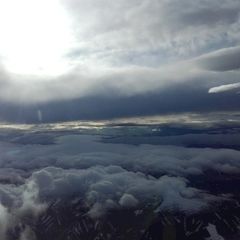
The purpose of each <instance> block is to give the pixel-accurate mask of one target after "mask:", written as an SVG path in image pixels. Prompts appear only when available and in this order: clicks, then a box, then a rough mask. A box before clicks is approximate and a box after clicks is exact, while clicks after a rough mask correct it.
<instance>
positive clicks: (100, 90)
mask: <svg viewBox="0 0 240 240" xmlns="http://www.w3.org/2000/svg"><path fill="white" fill-rule="evenodd" d="M239 12H240V2H239V1H238V0H213V1H211V2H209V1H206V0H196V1H190V0H182V1H181V2H180V1H177V0H151V1H150V0H132V1H128V0H118V1H110V0H97V1H95V0H88V1H86V0H52V1H47V0H42V1H38V0H34V1H32V0H31V1H30V0H23V1H19V2H18V3H16V1H13V0H10V1H7V2H6V1H4V0H0V35H1V41H0V85H1V88H0V102H1V104H0V120H1V121H10V122H27V123H28V122H41V121H43V122H58V121H69V120H79V119H85V120H96V119H112V118H122V117H135V116H149V115H163V114H174V113H186V112H195V113H196V112H197V113H199V112H203V113H206V112H216V111H217V112H219V111H220V112H221V111H223V112H226V111H239V91H240V82H239V81H240V79H239V76H240V72H239V68H240V62H239V59H240V29H239V28H240V24H239V23H240V15H239Z"/></svg>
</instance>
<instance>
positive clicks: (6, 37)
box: [0, 0, 73, 75]
mask: <svg viewBox="0 0 240 240" xmlns="http://www.w3.org/2000/svg"><path fill="white" fill-rule="evenodd" d="M70 29H71V28H70V19H69V18H68V16H67V14H66V13H65V11H64V8H63V7H62V6H61V5H60V3H59V2H58V0H50V1H49V0H21V1H19V0H17V1H16V0H0V36H1V37H0V58H1V62H2V63H3V64H4V66H5V67H6V69H7V70H8V71H10V72H13V73H17V74H36V75H38V74H43V75H58V74H61V73H63V72H65V71H66V70H67V68H68V63H67V61H66V60H64V54H65V53H66V51H67V49H69V46H70V45H71V42H72V41H73V39H72V38H73V37H72V35H71V32H70Z"/></svg>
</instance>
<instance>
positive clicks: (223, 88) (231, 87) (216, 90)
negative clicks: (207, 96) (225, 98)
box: [208, 83, 240, 93]
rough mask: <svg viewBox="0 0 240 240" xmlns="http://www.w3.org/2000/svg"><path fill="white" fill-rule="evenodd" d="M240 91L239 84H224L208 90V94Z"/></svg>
mask: <svg viewBox="0 0 240 240" xmlns="http://www.w3.org/2000/svg"><path fill="white" fill-rule="evenodd" d="M238 89H240V83H232V84H225V85H221V86H217V87H213V88H210V89H209V91H208V92H209V93H221V92H228V91H232V90H238Z"/></svg>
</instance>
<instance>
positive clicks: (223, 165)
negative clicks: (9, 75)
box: [0, 129, 240, 240]
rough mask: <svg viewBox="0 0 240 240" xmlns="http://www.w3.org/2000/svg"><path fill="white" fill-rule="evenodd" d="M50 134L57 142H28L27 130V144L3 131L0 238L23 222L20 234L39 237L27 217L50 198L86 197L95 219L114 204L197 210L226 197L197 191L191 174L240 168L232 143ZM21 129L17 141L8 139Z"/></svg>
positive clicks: (42, 208) (230, 171)
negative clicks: (132, 141) (215, 145)
mask: <svg viewBox="0 0 240 240" xmlns="http://www.w3.org/2000/svg"><path fill="white" fill-rule="evenodd" d="M90 131H91V130H90ZM96 131H98V130H96ZM102 131H103V130H102ZM105 131H106V129H105ZM108 131H109V130H108ZM43 132H44V131H43ZM43 132H41V131H40V132H34V133H33V132H31V134H34V135H38V134H39V137H40V139H41V141H42V139H43V138H44V133H43ZM108 133H109V136H111V132H108ZM31 134H29V136H28V137H29V138H28V140H30V138H31V137H30V136H31ZM49 134H50V135H51V139H54V142H55V144H49V145H40V144H38V141H37V142H33V143H32V144H31V143H30V141H26V133H25V134H24V135H23V136H24V138H23V140H24V141H23V142H22V143H21V134H20V133H18V134H17V133H14V134H12V137H9V136H8V138H6V139H5V141H4V138H3V136H2V140H1V142H0V150H1V158H0V166H1V171H0V180H1V182H0V212H1V217H0V223H1V222H2V223H4V224H1V228H0V234H2V235H1V236H4V234H5V236H6V233H7V232H8V230H9V229H10V230H11V229H15V227H16V226H18V227H19V228H20V230H19V234H18V236H17V237H16V239H18V238H19V239H21V240H22V239H28V238H30V239H34V237H35V236H34V233H33V231H32V228H31V224H30V222H29V221H31V222H33V221H36V220H37V218H38V216H39V214H41V213H44V211H45V209H46V207H47V204H49V203H50V202H52V201H54V200H57V199H62V200H66V201H70V200H71V201H72V200H74V199H81V202H82V203H83V205H84V206H85V208H86V209H87V211H88V212H87V213H88V216H90V217H91V218H100V217H102V216H104V215H105V214H106V213H107V212H108V211H111V210H113V209H114V210H119V209H134V210H135V209H142V208H145V207H147V208H150V209H151V210H154V211H155V212H158V211H165V210H167V211H181V212H182V211H183V212H185V213H186V214H188V213H193V212H198V211H200V210H201V209H203V208H207V207H209V206H210V205H211V203H213V202H215V201H222V200H226V198H223V197H221V196H217V195H212V194H210V193H208V192H207V190H205V191H204V190H199V189H197V188H195V187H193V186H192V183H191V181H189V180H188V179H189V178H190V177H191V176H193V175H194V176H195V177H196V176H202V175H203V174H204V173H205V172H206V171H213V172H216V171H217V172H221V173H225V174H238V173H239V169H240V161H239V159H240V153H239V151H236V150H231V149H211V148H204V149H197V148H186V147H183V146H181V147H177V146H170V145H168V146H163V145H158V146H154V145H149V144H148V145H147V144H141V145H128V144H120V143H104V142H102V141H101V138H100V137H99V136H98V137H97V136H93V135H80V134H72V135H70V134H66V132H65V131H63V132H61V131H60V132H58V131H57V132H56V131H53V132H52V133H50V132H48V134H47V138H46V140H47V141H48V139H49ZM115 134H116V133H115ZM16 135H17V136H18V137H17V139H18V141H17V142H15V141H12V142H11V140H15V139H16ZM62 135H63V136H62ZM113 135H114V134H113ZM197 135H198V134H197ZM116 136H117V135H115V137H116ZM105 137H106V136H105ZM179 137H181V136H179ZM182 137H183V139H184V138H185V137H186V136H185V135H183V136H182ZM188 137H189V138H192V139H194V138H193V136H191V135H189V136H188ZM11 138H12V139H11ZM33 138H34V139H37V137H36V136H34V137H33ZM207 138H208V137H207V136H205V139H207ZM217 138H219V134H215V140H216V139H217ZM213 141H214V140H213ZM233 141H234V140H233ZM170 142H171V139H170V140H169V143H170ZM4 240H5V239H4Z"/></svg>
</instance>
